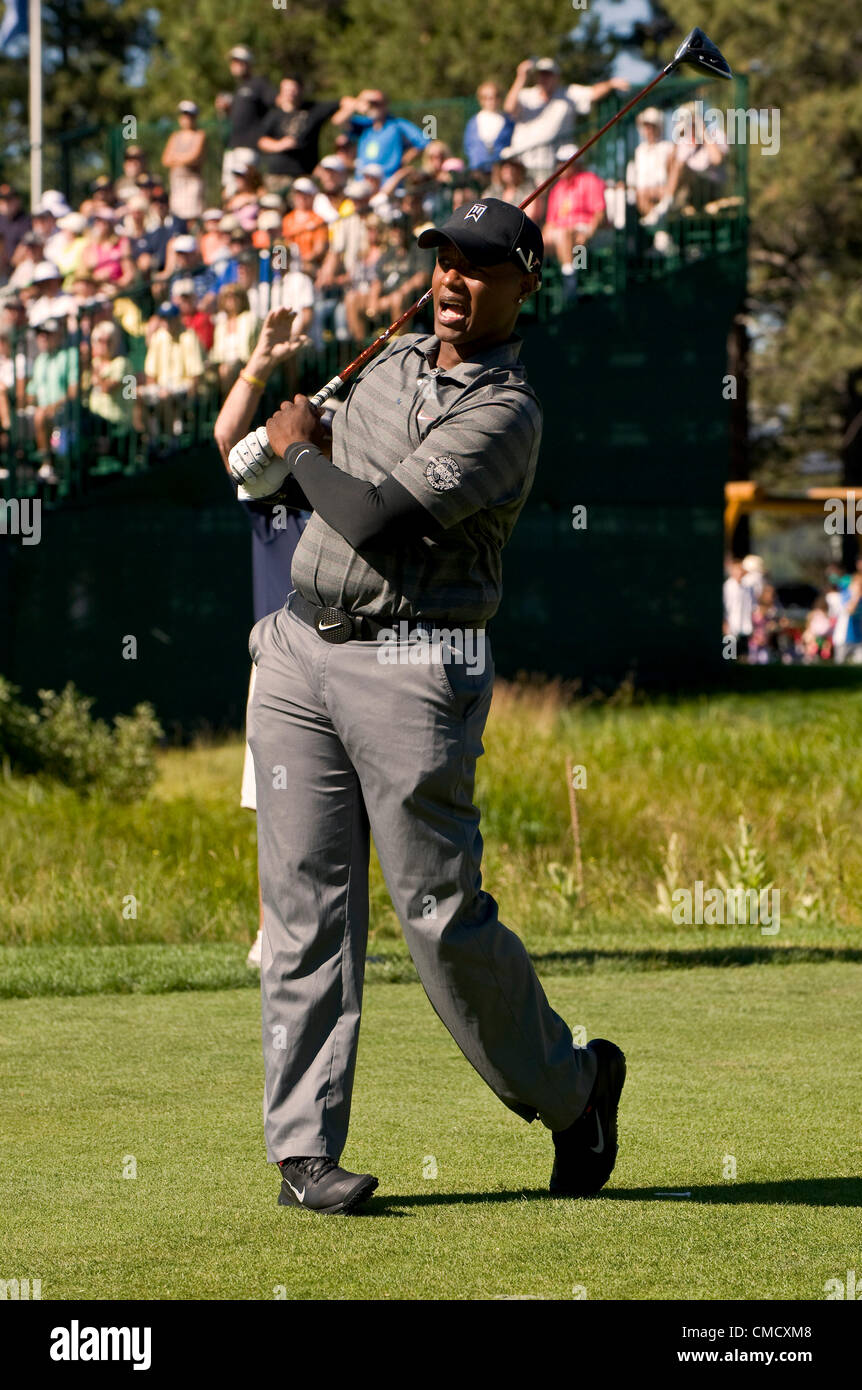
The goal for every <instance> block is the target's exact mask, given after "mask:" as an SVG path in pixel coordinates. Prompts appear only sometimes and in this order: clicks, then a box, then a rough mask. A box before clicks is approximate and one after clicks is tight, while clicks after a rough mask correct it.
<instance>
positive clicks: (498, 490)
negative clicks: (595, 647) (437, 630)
mask: <svg viewBox="0 0 862 1390" xmlns="http://www.w3.org/2000/svg"><path fill="white" fill-rule="evenodd" d="M438 347H439V342H438V339H437V338H436V337H434V336H433V335H429V334H420V333H411V334H409V335H407V336H405V337H403V338H396V339H394V340H393V341H392V342H391V343H389V344H388V345H387V347H386V348H384V350H383V351H382V352H381V353H380V354H379V356H377V357H376V358H373V359H372V361H371V362H370V363H369V364H368V365H367V366H366V367H365V368H364V369H363V371H362V372H361V373H360V374H359V376H358V377H357V378H356V381H355V382H354V384H353V387H352V389H351V391H350V394H349V395H348V397H347V400H346V401H345V404H344V406H343V407H342V409H341V410H339V411H338V412H337V414H336V416H335V419H334V422H333V429H332V462H333V463H334V464H335V465H336V467H337V468H341V469H343V470H344V472H346V473H351V474H352V475H353V476H354V477H357V478H364V479H366V480H367V481H368V482H372V483H378V484H379V483H382V482H383V480H384V479H385V478H386V477H388V476H389V475H392V476H393V477H394V478H396V479H397V481H398V482H399V483H401V485H402V487H405V488H407V490H408V492H410V493H411V494H412V495H413V497H415V498H416V500H417V501H418V502H421V504H422V506H423V507H425V508H426V510H427V511H429V512H430V513H431V515H432V516H433V517H434V518H435V519H436V520H437V521H438V522H439V524H440V525H441V526H442V527H444V528H445V529H444V531H443V533H442V534H438V535H437V536H436V537H435V539H433V540H432V539H430V538H428V537H422V538H417V539H409V540H407V539H405V540H404V541H403V542H401V543H398V542H395V543H392V542H391V541H390V542H389V544H386V543H385V542H384V541H380V543H379V545H380V548H379V549H378V548H376V545H377V543H372V545H370V546H367V547H363V549H362V550H354V548H353V546H351V545H349V544H348V542H347V541H346V540H345V539H344V538H343V537H342V536H341V535H339V533H338V532H337V531H335V530H334V529H333V528H332V527H331V526H328V525H327V523H326V522H325V521H324V520H323V519H322V517H321V516H319V515H318V513H317V512H314V513H313V514H312V517H311V520H310V521H309V522H308V525H307V526H306V528H305V530H304V531H303V533H302V537H301V539H300V541H299V544H298V545H297V547H296V552H295V554H294V557H293V569H292V571H291V578H292V582H293V585H294V588H296V589H297V590H298V591H299V593H300V594H302V596H303V597H304V598H306V599H307V600H308V601H309V602H310V603H318V604H332V605H333V606H334V607H336V608H342V609H345V610H346V611H348V612H351V613H358V614H363V615H365V616H367V617H371V618H377V619H378V620H379V619H381V618H384V619H385V618H392V619H398V620H400V619H402V618H404V619H409V618H412V619H417V620H419V619H429V620H443V619H448V621H449V622H450V623H456V622H457V623H459V624H463V625H469V624H480V623H484V622H485V621H486V620H487V619H488V618H490V617H492V616H493V614H494V613H495V612H496V611H497V608H498V607H499V604H500V596H501V590H502V568H501V562H500V552H501V550H502V548H503V546H504V545H505V544H506V541H507V540H508V539H509V536H510V535H511V532H512V528H513V526H514V524H515V521H516V519H517V517H518V513H519V512H520V510H521V508H522V507H523V505H524V502H525V501H526V498H527V494H528V493H529V491H530V488H531V487H532V484H533V478H534V475H535V471H536V459H537V457H538V452H539V443H540V440H541V435H542V411H541V406H540V405H539V402H538V400H537V399H536V395H535V393H534V391H533V389H532V387H530V386H529V385H528V384H527V379H526V371H525V368H524V367H523V365H522V363H521V362H520V361H519V360H518V359H519V354H520V350H521V339H520V338H519V337H517V336H515V335H513V336H512V337H511V338H510V339H509V340H508V342H506V343H502V344H499V345H498V346H496V347H494V348H490V349H489V350H488V351H487V352H485V353H482V354H481V355H480V356H478V357H476V358H474V359H473V360H472V361H469V362H461V363H459V364H458V365H457V366H455V367H453V368H451V369H444V368H440V367H435V366H433V365H432V362H433V360H434V358H435V356H436V351H437V348H438Z"/></svg>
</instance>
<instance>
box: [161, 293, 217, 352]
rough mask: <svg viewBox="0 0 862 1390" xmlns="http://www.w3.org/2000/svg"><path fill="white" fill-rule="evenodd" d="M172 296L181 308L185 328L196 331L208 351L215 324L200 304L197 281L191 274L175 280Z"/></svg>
mask: <svg viewBox="0 0 862 1390" xmlns="http://www.w3.org/2000/svg"><path fill="white" fill-rule="evenodd" d="M171 298H172V299H173V301H174V303H175V304H176V305H177V306H178V308H179V311H180V318H181V319H182V324H183V328H190V329H191V330H192V332H193V333H196V334H197V336H198V342H199V343H200V345H201V348H202V349H203V351H204V352H205V353H208V352H209V351H210V349H211V348H212V345H213V336H214V333H215V325H214V324H213V321H212V316H211V315H210V314H208V313H206V312H205V310H203V309H202V308H201V307H200V305H199V304H198V297H197V294H196V292H195V282H194V280H193V279H192V278H191V276H190V275H189V276H184V277H181V278H180V279H179V280H175V281H174V283H173V286H172V288H171Z"/></svg>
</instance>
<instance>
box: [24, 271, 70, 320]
mask: <svg viewBox="0 0 862 1390" xmlns="http://www.w3.org/2000/svg"><path fill="white" fill-rule="evenodd" d="M33 284H34V286H35V287H36V288H37V289H38V291H39V297H38V299H34V300H33V302H32V303H31V304H30V305H29V306H28V310H27V318H28V320H29V323H30V327H31V328H37V327H38V326H39V324H40V323H45V321H46V320H47V319H56V320H57V322H58V323H59V324H60V326H61V327H62V328H67V329H69V330H70V331H74V328H75V319H76V317H77V312H78V305H77V301H76V300H75V297H74V295H71V294H67V293H65V292H64V290H63V277H62V275H61V274H60V270H59V267H58V266H56V265H52V264H51V262H50V261H40V262H39V264H38V265H37V266H36V269H35V270H34V272H33Z"/></svg>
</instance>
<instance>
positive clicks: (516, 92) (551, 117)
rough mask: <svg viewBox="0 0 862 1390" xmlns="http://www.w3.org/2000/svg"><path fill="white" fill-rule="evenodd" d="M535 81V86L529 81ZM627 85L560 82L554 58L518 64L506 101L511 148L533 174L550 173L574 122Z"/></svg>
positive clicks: (619, 82)
mask: <svg viewBox="0 0 862 1390" xmlns="http://www.w3.org/2000/svg"><path fill="white" fill-rule="evenodd" d="M531 78H533V79H534V84H533V86H530V87H528V86H527V83H528V81H529V80H530V79H531ZM627 88H628V83H627V82H626V81H625V80H624V79H623V78H620V77H611V78H608V79H606V80H605V81H602V82H594V83H593V84H592V85H591V86H584V85H582V84H580V83H577V82H572V83H570V84H569V86H568V87H563V86H562V84H561V83H560V69H559V67H558V66H557V64H556V63H555V62H554V60H553V58H539V59H538V61H536V60H534V59H533V58H525V59H524V60H523V62H521V63H519V64H518V68H517V72H516V74H515V80H514V82H513V83H512V85H511V87H510V88H509V91H508V93H507V95H506V100H505V101H504V102H503V111H504V113H505V114H506V115H507V116H509V117H511V119H512V120H513V121H514V122H515V128H514V130H513V132H512V139H511V142H510V148H511V149H512V150H514V151H516V152H517V153H519V154H520V155H521V156H522V158H523V162H524V166H525V168H526V169H528V170H529V172H530V174H531V175H542V174H547V173H550V171H551V169H552V168H553V167H554V150H555V149H556V147H557V145H558V144H565V143H567V142H568V141H569V140H571V139H572V136H573V134H574V130H575V120H576V117H577V116H579V115H586V114H587V113H588V112H589V110H590V107H591V106H592V104H593V102H594V101H601V99H602V97H604V96H607V94H608V93H609V92H612V91H625V90H627Z"/></svg>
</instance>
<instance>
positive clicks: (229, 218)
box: [210, 213, 244, 292]
mask: <svg viewBox="0 0 862 1390" xmlns="http://www.w3.org/2000/svg"><path fill="white" fill-rule="evenodd" d="M240 233H241V228H240V225H239V222H238V221H237V219H236V218H235V217H234V216H233V214H232V213H226V214H225V216H224V217H223V218H222V220H221V222H220V223H219V226H218V235H219V240H220V245H219V247H218V252H217V254H216V256H215V258H214V259H213V262H212V265H211V267H210V269H211V270H212V273H213V275H214V277H215V289H216V292H218V291H219V290H220V289H221V288H222V286H223V285H232V284H234V282H235V281H236V265H237V257H238V256H240V255H241V254H242V252H243V250H244V247H243V246H242V244H241V243H240V242H239V241H238V240H236V241H235V240H234V238H239V236H240Z"/></svg>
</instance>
